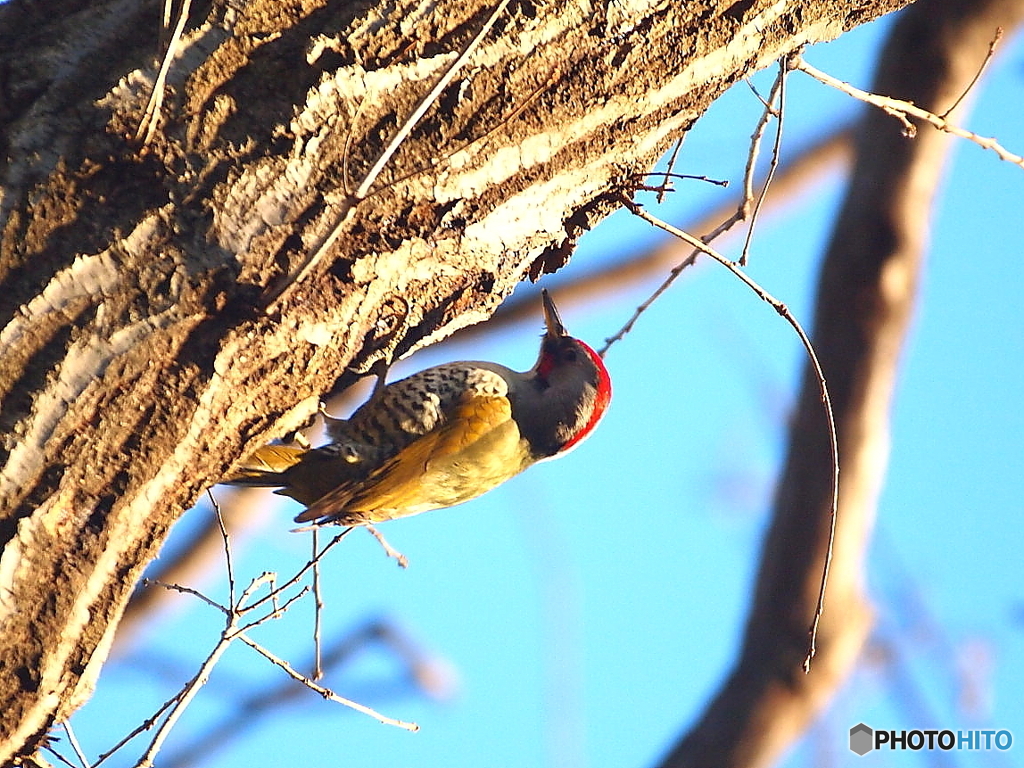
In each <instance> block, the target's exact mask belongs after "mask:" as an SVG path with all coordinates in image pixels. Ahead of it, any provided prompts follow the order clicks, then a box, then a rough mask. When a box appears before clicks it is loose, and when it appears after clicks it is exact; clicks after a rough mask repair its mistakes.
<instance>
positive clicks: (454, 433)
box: [295, 394, 523, 525]
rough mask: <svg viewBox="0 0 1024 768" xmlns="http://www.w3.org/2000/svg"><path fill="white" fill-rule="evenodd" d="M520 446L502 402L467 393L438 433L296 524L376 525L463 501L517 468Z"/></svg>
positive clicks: (327, 500) (323, 501)
mask: <svg viewBox="0 0 1024 768" xmlns="http://www.w3.org/2000/svg"><path fill="white" fill-rule="evenodd" d="M520 442H521V440H520V435H519V430H518V428H517V427H516V423H515V421H513V419H512V410H511V406H510V405H509V401H508V400H507V399H506V398H504V397H484V396H473V395H471V394H467V395H466V396H464V397H463V398H462V399H461V400H460V401H459V403H458V404H457V405H456V407H455V408H453V409H452V413H451V414H450V416H449V418H448V419H447V420H446V424H445V425H444V426H443V427H441V428H439V429H436V430H434V431H433V432H430V433H428V434H426V435H423V436H422V437H420V438H418V439H417V440H415V441H414V442H412V443H411V444H409V445H407V446H406V447H405V448H403V449H402V450H401V451H399V452H398V453H397V454H396V455H395V456H394V457H393V458H391V459H389V460H388V461H386V462H385V463H384V464H383V465H382V466H381V467H380V468H378V469H377V470H375V471H374V472H372V473H371V474H370V475H369V477H367V478H366V479H365V480H362V481H358V482H352V483H346V484H344V485H341V486H339V487H337V488H335V489H334V490H332V491H331V492H330V493H327V494H326V495H324V496H323V497H321V498H319V499H317V500H316V501H315V502H314V503H313V504H311V505H310V506H309V507H308V508H307V509H306V511H305V512H303V513H302V514H301V515H299V516H298V517H297V518H295V520H296V522H310V521H313V520H316V521H319V522H339V523H342V524H344V525H355V524H359V523H375V522H382V521H384V520H390V519H392V518H395V517H402V516H404V515H412V514H416V513H418V512H425V511H427V510H430V509H438V508H441V507H448V506H452V505H454V504H458V503H461V502H463V501H467V500H468V499H471V498H473V497H474V496H478V495H480V494H481V493H483V492H484V491H486V490H489V489H490V488H492V487H494V486H495V485H497V484H498V483H500V482H503V481H504V480H507V479H508V478H509V477H512V475H515V474H517V473H518V472H519V471H520V470H521V469H522V468H523V467H522V465H521V462H520V461H519V454H520V453H521V452H522V447H521V446H520Z"/></svg>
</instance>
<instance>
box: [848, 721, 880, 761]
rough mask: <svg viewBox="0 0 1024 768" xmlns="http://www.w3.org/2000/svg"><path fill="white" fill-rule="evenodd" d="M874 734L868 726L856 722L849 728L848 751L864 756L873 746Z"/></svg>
mask: <svg viewBox="0 0 1024 768" xmlns="http://www.w3.org/2000/svg"><path fill="white" fill-rule="evenodd" d="M874 736H875V734H874V731H872V730H871V727H870V726H867V725H864V723H857V724H856V725H855V726H853V728H851V729H850V751H851V752H854V753H855V754H858V755H860V756H861V757H864V755H866V754H867V753H868V752H870V751H871V750H872V749H874V748H875V743H874V742H875V738H874Z"/></svg>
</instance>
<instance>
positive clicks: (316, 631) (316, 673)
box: [310, 528, 324, 680]
mask: <svg viewBox="0 0 1024 768" xmlns="http://www.w3.org/2000/svg"><path fill="white" fill-rule="evenodd" d="M310 540H311V541H312V543H313V563H314V565H313V679H314V680H320V679H322V678H323V676H324V666H323V655H322V652H321V648H322V646H321V642H320V629H321V619H322V617H323V611H324V596H323V593H322V592H321V591H320V552H319V549H320V532H319V531H318V530H317V529H316V528H314V529H313V535H312V536H311V537H310Z"/></svg>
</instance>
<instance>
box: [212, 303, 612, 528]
mask: <svg viewBox="0 0 1024 768" xmlns="http://www.w3.org/2000/svg"><path fill="white" fill-rule="evenodd" d="M542 298H543V304H544V321H545V326H546V330H545V332H544V335H543V336H542V337H541V345H540V356H539V357H538V358H537V363H536V365H534V366H533V368H531V369H530V370H529V371H526V372H525V373H517V372H516V371H513V370H511V369H509V368H506V367H505V366H503V365H498V364H497V363H488V362H479V361H463V362H455V363H446V364H444V365H438V366H435V367H433V368H427V369H426V370H424V371H420V372H419V373H415V374H413V375H412V376H409V377H408V378H406V379H402V380H401V381H396V382H394V383H392V384H388V385H386V386H383V387H382V388H381V389H379V391H376V392H375V393H374V395H373V396H371V398H370V399H369V400H368V401H367V402H366V403H364V404H363V405H361V406H360V407H359V408H358V409H357V410H356V411H355V413H353V414H352V416H351V417H350V418H348V419H335V418H332V417H329V416H327V415H326V414H325V415H324V418H325V420H326V422H327V424H326V427H327V434H328V436H329V437H330V442H329V443H328V444H326V445H323V446H321V447H319V448H314V449H311V450H304V449H301V448H296V447H291V446H281V445H268V446H266V447H264V448H260V449H259V450H257V451H256V452H255V453H254V454H253V455H252V456H250V457H249V458H248V459H246V460H245V462H243V464H242V466H241V468H240V469H239V470H237V471H236V473H235V474H234V475H232V476H230V477H229V478H228V479H227V480H226V481H225V482H228V483H231V484H234V485H250V486H264V487H276V488H280V490H278V491H276V492H277V493H279V494H282V495H285V496H290V497H291V498H293V499H295V500H296V501H299V502H300V503H302V504H304V505H306V509H305V511H304V512H302V514H300V515H299V516H298V517H296V518H295V521H296V522H299V523H310V524H312V525H314V526H319V525H326V524H337V525H345V526H353V525H370V524H374V523H380V522H384V521H386V520H392V519H394V518H398V517H406V516H408V515H415V514H419V513H420V512H426V511H428V510H432V509H441V508H444V507H452V506H455V505H456V504H461V503H463V502H465V501H469V500H470V499H473V498H476V497H477V496H479V495H481V494H482V493H485V492H487V491H489V490H491V489H492V488H494V487H495V486H498V485H500V484H501V483H503V482H505V481H506V480H508V479H510V478H512V477H514V476H515V475H517V474H519V473H520V472H522V471H523V470H524V469H526V468H527V467H529V466H531V465H533V464H536V463H537V462H538V461H544V460H546V459H552V458H555V457H557V456H562V455H564V454H566V453H568V452H569V451H570V450H571V449H573V448H575V447H576V446H577V445H579V444H580V442H581V441H582V440H583V439H584V438H586V437H587V436H588V435H589V434H590V433H591V432H593V430H594V428H595V427H596V426H597V423H598V422H599V421H600V420H601V417H602V416H603V415H604V412H605V409H607V407H608V403H609V401H610V400H611V394H612V387H611V379H610V378H609V376H608V370H607V369H606V368H605V366H604V362H603V361H602V360H601V358H600V357H599V356H598V354H597V353H596V352H595V351H594V350H593V349H591V348H590V347H589V346H587V345H586V344H584V343H583V342H582V341H580V340H579V339H574V338H573V337H572V336H569V335H568V333H566V330H565V327H564V326H563V325H562V321H561V319H560V318H559V316H558V310H557V309H556V307H555V304H554V302H553V301H552V300H551V297H550V296H549V295H548V293H547V291H543V292H542Z"/></svg>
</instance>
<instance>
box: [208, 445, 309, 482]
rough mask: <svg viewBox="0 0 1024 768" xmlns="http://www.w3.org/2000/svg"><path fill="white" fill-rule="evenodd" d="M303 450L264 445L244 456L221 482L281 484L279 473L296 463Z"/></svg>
mask: <svg viewBox="0 0 1024 768" xmlns="http://www.w3.org/2000/svg"><path fill="white" fill-rule="evenodd" d="M305 452H306V451H305V450H304V449H302V448H295V447H292V446H289V445H265V446H263V447H262V448H258V449H257V450H255V451H253V452H252V453H250V454H249V455H248V456H246V457H245V459H244V460H243V461H242V463H241V464H240V465H239V466H238V468H237V469H236V470H235V471H234V472H233V473H232V474H231V475H229V476H228V478H227V479H226V480H224V481H223V482H225V483H229V484H232V485H263V486H267V487H274V486H279V485H282V484H283V483H284V481H283V480H282V479H281V478H280V475H281V473H282V472H284V471H285V470H287V469H289V468H291V467H293V466H295V465H296V464H298V463H299V460H300V459H301V458H302V455H303V454H304V453H305Z"/></svg>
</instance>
